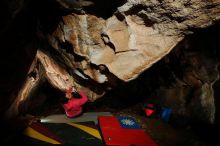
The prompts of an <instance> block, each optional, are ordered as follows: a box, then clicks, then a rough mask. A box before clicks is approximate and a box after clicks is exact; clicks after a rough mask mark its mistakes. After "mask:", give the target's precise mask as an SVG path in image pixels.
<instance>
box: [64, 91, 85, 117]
mask: <svg viewBox="0 0 220 146" xmlns="http://www.w3.org/2000/svg"><path fill="white" fill-rule="evenodd" d="M66 98H68V99H69V101H68V102H67V103H66V104H63V108H64V110H65V113H66V115H67V117H69V118H73V117H76V116H78V115H80V114H81V113H82V105H84V104H85V103H86V102H87V101H88V97H87V96H86V94H85V93H84V92H83V91H82V90H79V91H77V90H76V89H75V88H73V87H71V88H69V89H67V90H66Z"/></svg>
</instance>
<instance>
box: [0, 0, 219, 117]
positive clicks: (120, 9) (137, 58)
mask: <svg viewBox="0 0 220 146" xmlns="http://www.w3.org/2000/svg"><path fill="white" fill-rule="evenodd" d="M27 2H29V1H25V0H24V1H21V2H18V1H14V3H15V4H18V5H17V7H12V8H10V9H9V8H7V9H6V10H5V11H9V14H10V15H11V20H16V19H19V17H18V16H19V15H18V14H22V13H20V12H22V11H21V10H23V9H24V6H25V8H26V7H31V6H33V5H37V6H38V7H41V10H39V9H34V10H33V13H34V14H36V15H34V17H33V19H34V20H35V23H31V24H30V22H28V24H30V26H33V29H32V30H37V31H28V32H30V33H31V34H28V33H27V34H26V37H28V36H30V35H34V36H36V35H37V36H38V39H39V44H38V46H37V47H38V50H37V51H36V49H33V52H31V51H30V54H31V55H33V56H35V58H34V57H33V56H31V58H30V59H29V60H28V61H27V65H28V66H26V65H23V66H22V67H24V66H25V68H26V70H25V72H23V73H22V75H23V78H22V77H19V78H18V80H19V82H20V84H22V85H19V87H17V89H16V90H18V91H19V92H18V93H16V94H14V95H10V99H11V100H10V103H12V104H11V106H10V108H9V110H8V112H7V114H8V115H16V114H17V113H18V112H19V106H20V105H21V103H23V102H25V101H26V100H27V99H28V98H29V97H30V96H32V95H33V94H34V93H35V92H37V88H38V86H39V85H41V83H43V82H44V81H45V80H47V81H48V82H49V83H50V84H51V85H52V86H53V87H55V88H56V89H58V90H60V91H62V92H65V90H66V89H67V88H68V87H70V86H75V87H79V88H83V90H85V91H86V92H87V94H88V96H89V98H90V100H91V101H95V100H96V99H97V98H99V97H102V96H103V95H104V94H105V93H106V92H107V91H109V90H111V89H112V88H115V87H116V86H118V85H119V84H120V83H122V82H130V81H132V80H135V79H137V78H138V77H139V75H140V74H142V73H143V72H144V71H146V70H147V69H148V68H150V67H151V66H152V65H153V64H155V63H156V62H158V61H159V60H161V59H162V58H163V57H165V56H166V55H167V54H169V53H170V51H171V50H172V49H173V48H175V47H176V46H178V44H179V43H180V42H181V41H182V40H183V39H184V38H185V36H186V35H188V34H193V32H194V30H195V29H203V28H206V27H208V26H211V25H213V24H215V23H216V22H217V21H218V20H219V19H220V1H218V0H210V1H203V0H191V1H188V0H178V1H173V0H164V1H159V0H151V1H150V0H128V1H125V0H119V1H117V2H115V1H114V0H107V1H106V2H105V5H106V9H105V5H103V4H104V3H103V2H100V1H99V0H93V1H84V0H79V1H77V0H73V1H69V0H63V1H61V0H46V1H45V2H32V1H31V0H30V3H27ZM4 3H5V4H6V5H7V6H10V5H12V4H11V3H9V2H4ZM15 4H13V5H15ZM48 8H50V10H49V9H48ZM96 8H97V9H96ZM100 8H102V11H103V13H102V11H101V9H100ZM109 10H111V11H109ZM110 12H111V13H110ZM23 15H24V16H25V15H27V14H23ZM22 22H26V19H25V21H22ZM5 23H6V24H3V25H7V24H9V23H10V22H9V20H8V21H5ZM3 25H1V26H3ZM24 26H25V25H24ZM9 27H10V25H9ZM2 28H3V29H4V27H2ZM2 28H1V29H2ZM21 28H23V26H22V27H21ZM16 29H17V30H19V31H21V32H23V30H22V29H20V27H19V26H18V28H16ZM24 32H26V30H24ZM7 34H9V32H8V33H7ZM0 35H1V36H4V35H3V33H1V34H0ZM26 37H22V38H19V39H18V40H19V41H22V39H24V40H25V41H27V39H26ZM7 40H9V38H7ZM12 42H13V41H12ZM28 42H29V43H31V44H33V42H30V41H28ZM25 44H28V43H27V42H25ZM5 46H6V45H5ZM11 48H16V47H15V46H12V47H11ZM21 48H25V47H22V46H21ZM30 48H34V47H31V46H30ZM182 49H183V50H184V47H183V48H181V47H180V48H179V50H182ZM198 52H199V51H198ZM9 54H10V53H9ZM197 55H199V56H200V55H201V54H200V53H197V54H196V55H195V59H192V60H190V59H189V58H188V57H186V58H178V57H179V56H178V57H177V58H178V59H177V60H179V61H181V60H183V62H184V61H186V62H190V64H192V67H191V68H189V70H190V69H192V68H194V67H198V66H202V65H203V62H199V63H196V62H197V61H199V60H200V59H201V58H203V57H198V56H197ZM189 57H191V56H189ZM19 58H20V57H19ZM193 58H194V57H193ZM6 62H7V61H6ZM15 64H16V63H15V62H13V65H15ZM20 64H22V63H20ZM31 64H32V65H31ZM181 65H182V66H183V67H184V66H185V65H184V63H183V64H181ZM201 68H204V69H200V68H199V69H198V70H196V72H201V76H203V75H204V74H205V75H207V76H209V72H206V71H204V70H206V68H207V67H201ZM211 68H214V69H215V68H216V64H215V65H213V66H212V67H211ZM188 72H189V74H188ZM184 73H185V74H186V79H184V80H187V81H189V82H192V86H193V88H194V87H195V88H197V87H198V89H199V90H200V91H198V92H199V93H198V94H199V99H206V98H207V96H205V95H207V94H210V95H211V96H212V98H210V99H208V100H207V102H205V103H204V104H202V105H203V106H202V108H203V107H204V109H206V107H207V106H208V107H210V106H209V105H212V107H214V100H213V91H212V84H213V83H214V82H215V81H216V78H215V79H214V80H210V81H207V82H202V83H201V81H200V80H199V81H198V80H195V81H194V78H195V77H191V76H192V75H191V74H192V73H191V72H190V71H188V68H186V70H184ZM25 78H26V80H24V79H25ZM176 81H178V79H176ZM178 84H179V83H176V86H177V87H176V88H174V89H175V91H170V92H172V93H175V92H178V93H179V92H180V91H182V87H181V90H177V91H176V89H178ZM189 84H190V83H189ZM181 86H182V83H181ZM163 88H164V90H166V92H168V91H169V90H168V89H166V88H165V87H161V91H162V89H163ZM208 90H209V93H207V94H203V93H204V92H203V91H208ZM184 92H185V91H184ZM161 93H163V92H161ZM164 94H165V93H164ZM195 94H197V93H195ZM211 96H210V97H211ZM196 97H197V95H195V98H193V100H195V102H193V103H196V102H197V100H199V99H198V98H196ZM193 103H192V106H193ZM211 110H212V111H214V108H213V109H211ZM195 111H196V110H195ZM12 113H13V114H12ZM209 113H210V112H209ZM213 114H214V112H212V116H211V117H213ZM211 117H208V119H209V120H211V121H212V119H213V118H211Z"/></svg>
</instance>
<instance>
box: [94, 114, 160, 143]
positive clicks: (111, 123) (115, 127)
mask: <svg viewBox="0 0 220 146" xmlns="http://www.w3.org/2000/svg"><path fill="white" fill-rule="evenodd" d="M98 120H99V126H100V129H101V133H102V136H103V138H104V141H105V144H106V145H109V146H110V145H114V146H130V145H135V146H157V144H156V143H155V142H154V141H153V140H152V139H151V138H150V136H149V135H148V134H147V133H146V132H145V131H144V130H143V129H128V128H122V127H121V125H120V123H119V121H118V118H116V117H114V116H99V117H98Z"/></svg>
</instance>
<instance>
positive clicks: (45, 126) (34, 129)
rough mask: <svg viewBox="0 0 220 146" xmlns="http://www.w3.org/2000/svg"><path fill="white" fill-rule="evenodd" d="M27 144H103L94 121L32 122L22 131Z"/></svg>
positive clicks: (87, 145) (90, 145)
mask: <svg viewBox="0 0 220 146" xmlns="http://www.w3.org/2000/svg"><path fill="white" fill-rule="evenodd" d="M24 135H25V136H24V137H25V141H26V143H27V144H29V145H41V146H42V145H51V144H61V145H73V146H74V145H79V146H103V145H104V144H103V142H102V138H101V136H100V133H99V131H98V128H97V127H96V125H95V124H94V122H80V123H73V122H70V123H41V122H33V123H32V124H31V125H29V126H28V127H27V128H26V129H25V131H24Z"/></svg>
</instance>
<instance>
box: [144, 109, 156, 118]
mask: <svg viewBox="0 0 220 146" xmlns="http://www.w3.org/2000/svg"><path fill="white" fill-rule="evenodd" d="M154 112H155V111H154V110H153V109H148V108H145V114H146V115H147V116H148V117H149V116H152V115H153V113H154Z"/></svg>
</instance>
